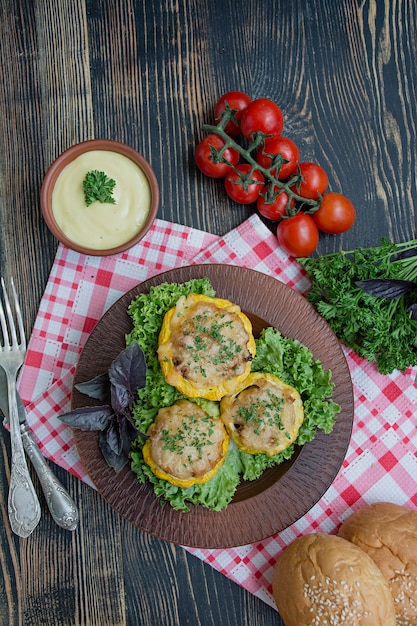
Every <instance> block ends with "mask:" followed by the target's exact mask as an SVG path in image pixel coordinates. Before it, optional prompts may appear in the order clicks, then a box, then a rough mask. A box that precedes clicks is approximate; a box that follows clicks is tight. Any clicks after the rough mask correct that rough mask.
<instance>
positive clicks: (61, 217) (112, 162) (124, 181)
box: [52, 150, 151, 250]
mask: <svg viewBox="0 0 417 626" xmlns="http://www.w3.org/2000/svg"><path fill="white" fill-rule="evenodd" d="M92 170H98V171H102V172H104V173H105V174H106V176H108V177H109V178H112V179H113V180H115V181H116V186H115V187H114V191H113V198H114V200H115V201H116V204H111V203H107V202H103V203H102V202H98V201H97V202H93V204H91V205H90V206H88V207H87V206H86V204H85V199H84V190H83V180H84V178H85V176H86V174H87V173H88V172H91V171H92ZM150 206H151V190H150V186H149V182H148V180H147V178H146V176H145V174H144V172H143V171H142V170H141V169H140V168H139V167H138V166H137V165H136V164H135V163H134V162H133V161H132V160H131V159H129V158H127V157H125V156H124V155H122V154H119V153H118V152H111V151H108V150H90V151H89V152H85V153H84V154H81V155H80V156H78V157H77V158H76V159H74V161H72V162H71V163H69V164H68V165H67V166H66V167H65V168H64V169H63V170H62V172H61V174H60V175H59V176H58V178H57V180H56V183H55V186H54V190H53V193H52V211H53V214H54V217H55V220H56V222H57V224H58V226H59V227H60V229H61V230H62V232H63V233H65V235H66V236H67V237H68V238H69V239H71V241H73V242H74V243H77V244H79V245H82V246H86V247H88V248H93V249H95V250H110V249H112V248H115V247H117V246H119V245H122V244H124V243H125V242H126V241H129V240H130V239H132V238H133V237H134V236H135V235H137V234H138V233H139V232H140V231H141V229H142V227H143V225H144V223H145V221H146V218H147V216H148V214H149V210H150Z"/></svg>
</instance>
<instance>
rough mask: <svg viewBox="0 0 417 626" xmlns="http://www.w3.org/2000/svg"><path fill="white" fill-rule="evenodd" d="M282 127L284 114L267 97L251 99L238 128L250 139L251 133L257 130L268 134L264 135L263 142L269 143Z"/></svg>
mask: <svg viewBox="0 0 417 626" xmlns="http://www.w3.org/2000/svg"><path fill="white" fill-rule="evenodd" d="M283 128H284V116H283V114H282V111H281V109H280V108H279V106H278V105H277V104H275V102H273V101H272V100H269V99H268V98H258V99H257V100H253V101H252V102H251V103H250V104H248V106H247V107H246V109H245V110H244V111H243V113H242V117H241V118H240V129H241V131H242V134H243V135H244V136H245V137H246V139H248V141H251V140H252V135H254V134H255V133H257V132H261V133H264V134H265V135H269V136H268V137H265V139H264V141H265V144H267V143H269V142H270V141H272V140H273V139H275V138H276V137H277V136H278V135H280V134H281V131H282V129H283Z"/></svg>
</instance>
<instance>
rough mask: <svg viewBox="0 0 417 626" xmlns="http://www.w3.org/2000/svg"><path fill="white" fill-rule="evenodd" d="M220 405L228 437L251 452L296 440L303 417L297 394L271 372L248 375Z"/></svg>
mask: <svg viewBox="0 0 417 626" xmlns="http://www.w3.org/2000/svg"><path fill="white" fill-rule="evenodd" d="M220 407H221V419H222V420H223V422H224V423H225V425H226V428H227V430H228V432H229V434H230V436H231V437H232V439H233V440H234V441H235V442H236V444H237V445H238V446H239V447H240V448H241V449H242V450H244V451H245V452H248V453H250V454H255V453H258V452H262V453H264V454H266V455H268V456H272V455H274V454H277V453H278V452H281V451H282V450H284V449H285V448H287V447H288V446H289V445H290V444H291V443H292V442H293V441H295V439H296V438H297V436H298V431H299V429H300V426H301V424H302V422H303V419H304V410H303V404H302V400H301V398H300V395H299V393H298V392H297V391H296V390H295V389H294V388H293V387H290V386H289V385H286V384H285V383H283V382H282V381H281V380H279V378H277V377H276V376H272V375H271V374H262V373H254V374H250V375H249V376H248V378H247V379H246V381H245V383H244V385H242V386H241V388H240V389H239V391H238V392H237V393H236V394H235V395H234V396H226V398H223V400H222V401H221V405H220Z"/></svg>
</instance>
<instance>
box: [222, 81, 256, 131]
mask: <svg viewBox="0 0 417 626" xmlns="http://www.w3.org/2000/svg"><path fill="white" fill-rule="evenodd" d="M251 102H252V98H251V97H250V96H248V95H247V94H246V93H243V91H228V92H227V93H225V94H224V95H223V96H221V97H220V98H219V99H218V100H217V102H216V105H215V107H214V121H215V122H216V124H218V123H219V122H220V119H221V116H222V113H223V111H225V110H226V105H228V106H229V107H230V108H231V109H233V110H234V111H236V113H235V115H234V117H232V119H231V120H230V122H227V124H226V126H225V129H224V130H225V131H226V133H227V134H228V135H232V136H234V137H236V136H237V135H240V126H239V122H240V118H241V116H242V111H244V110H245V109H246V107H247V106H248V104H250V103H251Z"/></svg>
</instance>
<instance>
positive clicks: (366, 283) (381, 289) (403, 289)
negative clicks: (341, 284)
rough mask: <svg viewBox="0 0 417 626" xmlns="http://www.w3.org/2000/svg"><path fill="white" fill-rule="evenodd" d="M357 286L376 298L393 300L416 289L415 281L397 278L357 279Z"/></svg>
mask: <svg viewBox="0 0 417 626" xmlns="http://www.w3.org/2000/svg"><path fill="white" fill-rule="evenodd" d="M356 284H357V286H358V287H360V288H361V289H363V291H366V293H369V294H370V295H371V296H375V297H377V298H387V299H389V300H393V299H394V298H399V297H400V296H404V295H405V294H407V293H410V292H411V291H415V290H417V283H416V282H414V281H412V280H399V279H397V278H370V279H369V280H358V281H357V282H356Z"/></svg>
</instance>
